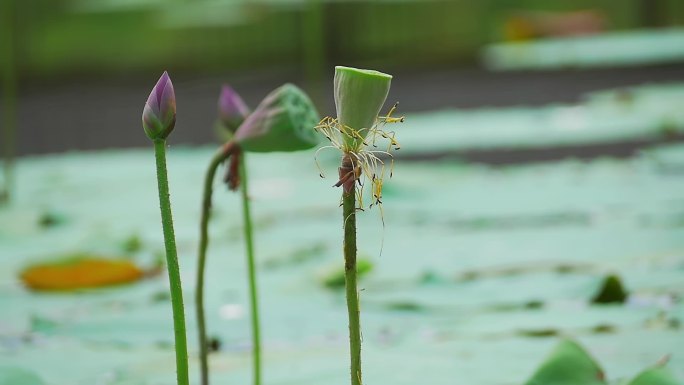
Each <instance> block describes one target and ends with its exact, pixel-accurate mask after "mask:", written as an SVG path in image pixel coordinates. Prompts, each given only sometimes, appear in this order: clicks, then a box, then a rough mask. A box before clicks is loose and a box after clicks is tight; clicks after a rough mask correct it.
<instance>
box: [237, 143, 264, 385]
mask: <svg viewBox="0 0 684 385" xmlns="http://www.w3.org/2000/svg"><path fill="white" fill-rule="evenodd" d="M237 156H241V157H242V159H240V179H241V183H240V192H241V193H242V216H243V222H244V224H243V227H244V229H245V246H246V248H247V270H248V274H249V277H248V278H249V299H250V307H251V312H252V345H253V347H252V353H253V355H254V385H260V384H261V333H260V331H261V329H260V327H259V307H258V302H257V282H256V264H255V262H254V239H253V235H252V216H251V213H250V208H249V194H248V192H249V189H248V178H247V167H246V165H245V163H246V162H245V161H246V159H245V153H244V152H240V153H239V154H238V155H237Z"/></svg>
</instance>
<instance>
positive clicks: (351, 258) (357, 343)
mask: <svg viewBox="0 0 684 385" xmlns="http://www.w3.org/2000/svg"><path fill="white" fill-rule="evenodd" d="M353 170H354V167H353V163H352V161H351V160H350V157H349V156H345V158H344V159H343V160H342V167H340V178H342V177H344V176H346V175H348V173H350V172H353ZM355 183H356V180H355V179H354V178H351V179H350V180H349V181H347V182H346V183H344V184H343V185H342V188H343V192H342V218H343V224H344V225H343V226H344V282H345V289H346V294H347V313H348V315H349V352H350V356H351V384H352V385H361V383H362V381H361V321H360V314H359V292H358V290H357V288H356V191H355V186H354V185H355Z"/></svg>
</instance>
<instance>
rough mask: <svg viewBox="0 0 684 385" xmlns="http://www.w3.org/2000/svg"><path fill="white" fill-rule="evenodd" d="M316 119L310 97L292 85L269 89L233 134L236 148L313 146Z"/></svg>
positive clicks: (265, 149)
mask: <svg viewBox="0 0 684 385" xmlns="http://www.w3.org/2000/svg"><path fill="white" fill-rule="evenodd" d="M319 120H320V118H319V116H318V112H317V111H316V107H315V106H314V105H313V103H312V102H311V99H309V97H308V96H307V95H306V93H304V91H302V90H301V89H299V88H298V87H297V86H295V85H293V84H285V85H282V86H280V87H278V88H276V89H275V90H273V91H272V92H271V93H270V94H268V96H266V98H264V100H262V101H261V103H260V104H259V106H258V107H257V108H256V110H254V112H252V114H251V115H249V116H248V117H247V119H245V121H244V122H243V123H242V125H240V128H238V130H237V132H236V133H235V141H236V142H237V143H238V144H239V146H240V148H242V149H243V150H245V151H252V152H273V151H298V150H304V149H307V148H311V147H314V146H315V145H317V144H318V143H319V137H318V135H317V133H316V132H315V130H314V129H313V128H314V127H315V126H316V124H318V122H319Z"/></svg>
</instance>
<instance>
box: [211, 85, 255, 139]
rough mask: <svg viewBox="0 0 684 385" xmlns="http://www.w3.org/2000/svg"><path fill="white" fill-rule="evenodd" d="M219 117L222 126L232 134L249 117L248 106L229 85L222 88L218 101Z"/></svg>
mask: <svg viewBox="0 0 684 385" xmlns="http://www.w3.org/2000/svg"><path fill="white" fill-rule="evenodd" d="M218 115H219V120H220V121H221V124H222V125H223V126H224V127H225V128H227V129H228V130H229V131H230V132H231V133H235V131H236V130H237V129H238V127H240V125H241V124H242V122H243V121H244V120H245V118H246V117H247V115H249V107H247V104H245V102H244V101H243V100H242V98H241V97H240V95H239V94H238V93H237V92H235V90H234V89H233V87H231V86H229V85H227V84H224V85H223V88H221V95H220V96H219V100H218Z"/></svg>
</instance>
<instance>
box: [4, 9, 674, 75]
mask: <svg viewBox="0 0 684 385" xmlns="http://www.w3.org/2000/svg"><path fill="white" fill-rule="evenodd" d="M14 1H16V2H17V3H16V4H17V5H18V6H19V8H20V9H19V13H18V18H19V21H20V23H19V29H20V31H19V35H20V36H21V39H22V40H21V42H20V45H21V47H20V49H19V56H20V58H19V59H20V65H21V70H22V75H23V76H24V77H27V76H39V77H47V76H58V75H62V76H64V75H83V74H85V73H88V74H95V75H97V74H100V73H102V72H117V71H130V70H140V71H143V70H151V69H154V70H157V71H158V70H159V69H160V68H165V69H173V70H183V69H187V70H201V71H209V72H211V71H226V70H229V71H239V70H245V69H272V68H274V67H276V68H281V69H297V68H301V69H302V71H304V72H305V75H307V76H308V77H309V78H313V79H315V78H318V77H320V76H321V73H323V72H322V70H321V68H326V67H325V66H328V65H330V64H331V63H343V64H348V65H367V66H382V67H383V68H384V67H399V66H421V65H442V66H449V65H452V64H454V63H457V62H467V61H472V60H474V59H475V58H476V57H477V50H478V48H479V47H481V46H482V45H483V44H486V43H489V42H493V41H498V40H500V39H501V33H502V28H501V25H502V23H503V22H504V21H505V20H506V18H507V17H509V16H510V15H512V14H514V13H516V12H525V11H552V12H561V11H575V10H586V9H591V10H595V11H597V12H599V13H600V14H601V15H603V17H605V19H606V21H607V27H608V28H609V29H618V30H620V29H628V28H636V27H644V26H653V24H654V23H655V24H657V25H661V26H666V25H677V24H680V25H681V24H684V16H683V15H684V9H683V8H684V6H683V5H682V4H681V2H679V1H678V0H654V1H651V2H648V5H647V7H648V9H649V10H650V12H648V13H644V9H645V8H644V7H645V6H646V5H644V4H645V3H644V1H642V0H626V1H620V2H616V1H611V0H597V1H590V0H563V1H555V2H548V1H543V0H527V1H512V0H505V1H502V0H482V1H465V0H452V1H443V0H439V1H438V0H435V1H408V0H403V1H400V0H392V1H383V2H357V1H320V0H290V1H277V0H271V1H252V0H194V1H188V0H175V1H160V0H121V1H114V0H87V1H86V0H61V1H53V0H29V1H17V0H14ZM645 15H647V16H645ZM654 20H655V21H654Z"/></svg>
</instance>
